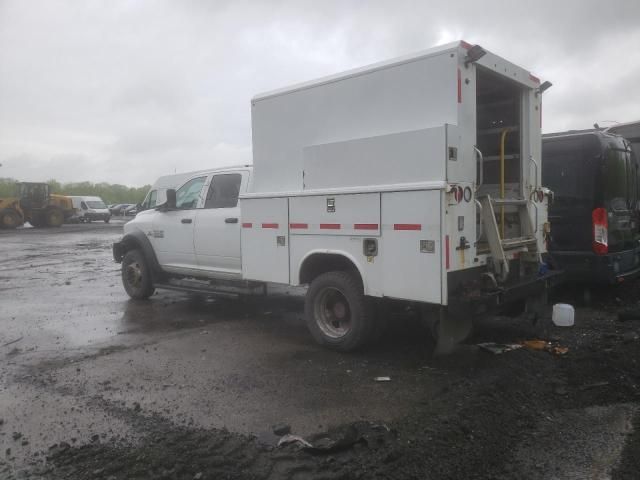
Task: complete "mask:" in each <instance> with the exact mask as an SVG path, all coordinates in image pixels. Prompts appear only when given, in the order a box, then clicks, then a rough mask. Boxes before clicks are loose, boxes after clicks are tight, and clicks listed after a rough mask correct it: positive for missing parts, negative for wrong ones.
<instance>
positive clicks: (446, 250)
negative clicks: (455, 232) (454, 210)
mask: <svg viewBox="0 0 640 480" xmlns="http://www.w3.org/2000/svg"><path fill="white" fill-rule="evenodd" d="M444 238H445V241H444V251H445V256H444V266H445V268H446V269H447V270H449V235H447V236H446V237H444Z"/></svg>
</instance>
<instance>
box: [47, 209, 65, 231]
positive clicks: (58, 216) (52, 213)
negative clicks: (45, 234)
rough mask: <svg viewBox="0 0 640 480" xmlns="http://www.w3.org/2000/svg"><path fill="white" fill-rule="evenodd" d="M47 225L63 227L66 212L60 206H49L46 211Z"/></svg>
mask: <svg viewBox="0 0 640 480" xmlns="http://www.w3.org/2000/svg"><path fill="white" fill-rule="evenodd" d="M44 218H45V222H46V225H47V227H54V228H57V227H61V226H62V224H63V223H64V212H63V211H62V209H61V208H58V207H49V208H47V210H46V211H45V213H44Z"/></svg>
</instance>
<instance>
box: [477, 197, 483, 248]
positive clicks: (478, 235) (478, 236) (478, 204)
mask: <svg viewBox="0 0 640 480" xmlns="http://www.w3.org/2000/svg"><path fill="white" fill-rule="evenodd" d="M476 206H477V207H478V210H479V211H480V222H478V227H479V228H478V230H479V231H480V233H479V234H477V235H476V243H478V242H479V241H480V239H481V238H482V235H483V234H484V231H483V229H482V225H483V221H482V213H483V211H482V203H480V200H478V199H476Z"/></svg>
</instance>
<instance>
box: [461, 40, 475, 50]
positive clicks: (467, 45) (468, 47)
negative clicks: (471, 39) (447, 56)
mask: <svg viewBox="0 0 640 480" xmlns="http://www.w3.org/2000/svg"><path fill="white" fill-rule="evenodd" d="M460 46H461V47H462V48H465V49H467V50H469V49H470V48H471V47H472V45H471V44H470V43H468V42H465V41H464V40H460Z"/></svg>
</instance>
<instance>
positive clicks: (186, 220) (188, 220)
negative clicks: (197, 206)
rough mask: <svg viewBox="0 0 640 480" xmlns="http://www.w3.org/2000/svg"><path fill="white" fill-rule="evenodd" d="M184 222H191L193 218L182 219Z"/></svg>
mask: <svg viewBox="0 0 640 480" xmlns="http://www.w3.org/2000/svg"><path fill="white" fill-rule="evenodd" d="M180 221H181V222H182V223H191V222H192V221H193V220H191V219H190V218H183V219H182V220H180Z"/></svg>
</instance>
